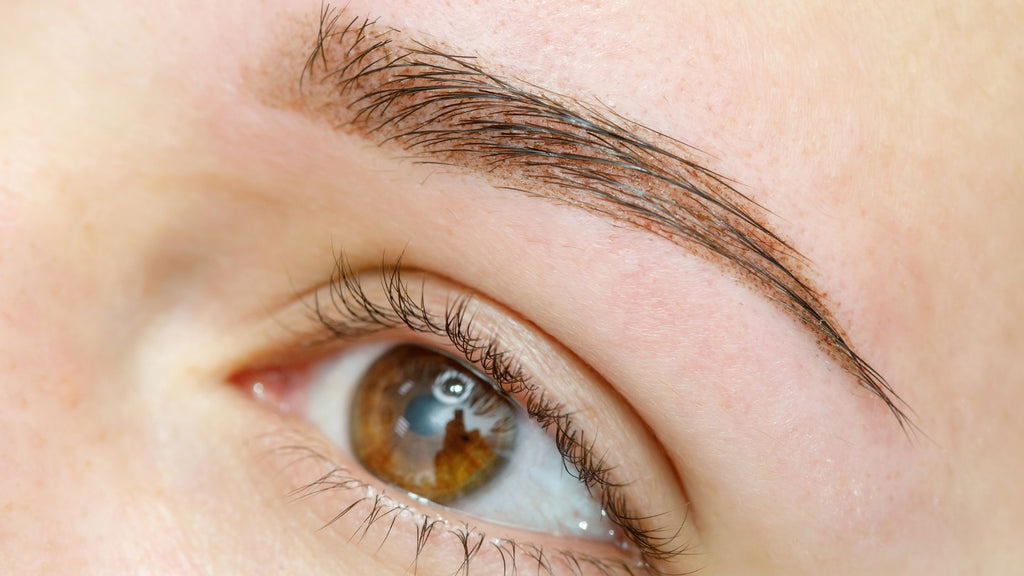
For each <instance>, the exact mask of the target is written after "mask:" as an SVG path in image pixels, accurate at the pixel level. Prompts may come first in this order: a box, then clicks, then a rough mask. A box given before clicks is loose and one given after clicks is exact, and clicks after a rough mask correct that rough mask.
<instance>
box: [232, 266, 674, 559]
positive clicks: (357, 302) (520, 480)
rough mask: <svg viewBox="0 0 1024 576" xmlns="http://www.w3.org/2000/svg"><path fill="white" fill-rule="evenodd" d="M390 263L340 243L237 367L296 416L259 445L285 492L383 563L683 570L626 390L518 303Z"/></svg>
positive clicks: (670, 502) (656, 462)
mask: <svg viewBox="0 0 1024 576" xmlns="http://www.w3.org/2000/svg"><path fill="white" fill-rule="evenodd" d="M402 270H403V269H402V268H401V266H400V265H395V266H393V267H382V268H380V269H378V270H377V274H376V275H374V274H369V273H364V274H356V273H354V272H353V271H352V270H351V269H349V268H348V266H347V263H346V262H345V261H344V260H342V259H339V261H338V265H337V268H336V270H335V276H334V277H333V278H332V280H331V283H330V285H329V286H328V287H326V288H325V289H323V290H318V291H316V292H314V293H313V295H312V296H311V297H310V299H308V300H305V301H300V302H298V303H297V304H296V306H295V308H294V309H291V308H290V309H289V310H291V314H283V315H282V316H281V317H278V318H276V319H275V324H276V325H277V328H280V327H281V325H282V324H284V325H285V326H286V328H288V329H289V332H291V334H293V336H292V338H290V339H288V340H289V341H290V342H291V343H290V344H285V343H282V344H280V346H281V348H282V352H277V353H272V352H268V353H266V356H267V357H269V358H274V357H277V359H275V360H273V361H265V362H264V363H262V367H252V368H246V369H244V370H242V371H240V372H239V373H237V374H236V375H235V376H234V377H232V381H234V382H235V383H236V384H238V385H241V386H243V387H245V388H249V389H250V390H251V391H252V393H253V394H254V395H255V396H256V397H258V398H262V399H263V400H264V402H265V403H269V405H271V406H273V405H277V406H278V407H279V409H280V410H281V411H282V412H284V413H286V414H288V415H290V416H291V417H294V416H298V417H300V418H298V419H297V420H298V422H296V424H298V430H296V432H298V433H299V434H300V436H299V437H298V438H297V439H296V438H295V437H293V436H292V435H290V434H285V433H283V432H277V433H276V434H277V435H279V438H280V439H279V440H278V441H276V442H275V444H278V445H277V448H272V450H276V451H278V452H280V454H281V455H282V456H281V458H279V459H277V461H279V462H280V466H281V467H282V468H280V469H279V470H278V473H279V474H280V475H281V476H282V477H284V478H286V479H287V478H291V479H292V480H291V481H290V482H288V484H289V486H288V491H289V494H290V497H289V498H290V499H292V501H303V502H305V501H310V500H317V501H318V503H317V505H316V506H313V508H312V509H311V511H313V512H314V513H315V515H316V516H317V517H318V518H319V519H321V521H322V522H323V524H321V529H323V528H326V527H328V526H337V528H338V529H339V530H341V531H342V534H343V541H348V542H354V543H355V544H354V545H358V544H359V543H361V542H364V541H374V540H375V541H376V542H377V543H376V544H375V548H373V549H372V551H373V554H374V555H375V557H378V558H379V557H380V556H390V557H392V558H393V559H394V562H393V563H392V567H394V568H397V569H399V571H398V572H396V573H401V570H402V569H405V570H406V571H407V572H408V571H409V570H410V569H409V568H403V567H407V566H414V567H415V566H420V568H422V570H421V571H420V572H419V573H422V574H434V573H437V574H442V573H445V574H451V573H466V572H467V570H468V566H469V564H470V563H471V562H472V563H473V564H474V566H478V565H479V566H482V573H501V574H518V573H521V572H522V571H523V570H524V569H525V571H526V572H522V573H544V574H551V575H552V576H561V575H562V574H574V575H577V574H600V575H602V576H609V575H618V574H629V575H634V576H639V575H641V574H653V573H676V572H683V571H686V570H689V569H692V567H687V566H685V565H684V564H683V560H682V558H683V556H684V555H682V551H684V550H685V548H686V546H687V544H688V541H689V538H690V536H691V535H692V534H693V532H692V531H687V530H685V529H684V528H685V527H686V526H687V525H686V516H687V514H688V512H687V503H686V500H685V495H684V494H683V493H682V491H681V490H679V489H678V484H677V479H676V476H675V473H674V471H673V470H672V468H671V467H670V465H669V464H668V462H667V461H666V458H665V456H664V452H663V450H662V449H661V448H660V447H659V445H658V444H657V442H656V441H655V440H654V439H653V438H652V437H651V435H650V433H649V431H648V430H647V429H646V428H645V426H644V425H643V423H642V422H641V421H639V420H638V419H637V417H636V415H635V414H633V413H632V412H631V409H630V408H629V407H628V404H627V403H626V402H623V401H622V398H621V397H619V396H616V395H615V394H614V393H613V392H612V391H611V390H610V389H609V387H608V385H607V383H605V382H603V380H602V379H601V378H600V376H599V375H597V374H595V373H594V372H593V371H591V370H590V369H589V368H588V367H587V366H586V365H585V364H583V363H582V362H580V361H579V360H577V359H576V358H575V357H574V356H573V355H572V354H571V353H570V352H569V351H568V350H566V349H565V348H563V347H561V346H559V345H558V343H557V342H554V341H553V340H551V339H550V338H548V337H546V336H545V335H543V334H542V333H541V332H540V331H539V330H538V329H537V328H536V327H535V326H533V325H531V324H529V323H527V322H524V321H521V320H520V319H519V318H518V317H517V315H516V314H515V313H514V312H512V311H510V310H508V309H506V308H503V307H501V306H499V305H497V304H495V303H493V302H491V301H489V300H488V299H486V298H483V297H481V296H480V295H478V294H475V293H473V292H472V291H470V290H467V289H466V288H463V287H460V286H457V285H454V284H452V283H450V282H448V281H446V280H443V279H440V278H437V277H435V276H432V275H430V274H427V273H424V272H418V271H413V272H403V271H402ZM374 276H376V278H375V279H376V280H377V281H376V282H374V281H372V280H374ZM367 280H370V281H367ZM293 322H297V323H299V325H300V326H302V325H305V326H312V330H308V329H306V330H304V329H301V328H296V327H295V326H294V324H293ZM281 356H283V357H284V359H281V358H280V357H281ZM305 428H310V429H312V428H315V429H316V431H315V432H314V431H312V430H309V431H306V430H305ZM271 436H273V435H271ZM328 441H329V442H328ZM325 443H328V444H329V445H330V447H329V448H326V449H325V446H324V445H325ZM306 446H308V447H309V448H307V447H306ZM282 472H285V473H284V474H281V473H282ZM378 553H379V554H380V556H376V555H377V554H378ZM460 558H461V560H460ZM424 563H429V565H431V566H432V568H430V569H426V568H424V566H425V564H424ZM412 572H416V571H415V570H412ZM474 572H476V570H474Z"/></svg>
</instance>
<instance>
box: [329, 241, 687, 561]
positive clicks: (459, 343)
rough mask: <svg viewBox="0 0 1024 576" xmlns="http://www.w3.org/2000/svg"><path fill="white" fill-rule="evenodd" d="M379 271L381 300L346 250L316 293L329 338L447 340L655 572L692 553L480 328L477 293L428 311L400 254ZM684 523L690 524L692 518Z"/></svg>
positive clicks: (570, 418) (570, 419)
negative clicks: (550, 440)
mask: <svg viewBox="0 0 1024 576" xmlns="http://www.w3.org/2000/svg"><path fill="white" fill-rule="evenodd" d="M378 272H379V273H380V280H381V288H382V290H383V297H384V300H383V301H379V302H378V301H377V300H374V299H373V298H372V297H370V296H369V295H368V294H367V293H366V292H365V291H364V290H363V286H362V284H361V280H360V277H359V276H357V274H356V273H355V272H354V271H353V270H352V268H351V266H350V265H349V264H348V262H347V261H346V260H345V257H344V255H343V254H340V253H339V255H338V256H337V258H336V261H335V269H334V272H333V274H332V281H331V284H330V292H329V298H328V299H322V298H321V297H320V293H317V294H316V295H315V297H314V300H313V303H312V305H311V313H312V315H313V316H314V319H315V320H316V321H317V322H318V323H319V324H320V325H321V326H322V328H323V329H325V330H326V331H327V332H328V338H327V339H333V338H341V339H355V338H361V337H365V336H367V335H371V334H374V333H377V332H381V331H385V330H390V329H394V328H408V329H411V330H412V331H414V332H421V333H427V334H434V335H437V336H441V337H443V338H446V339H448V340H449V341H450V342H451V343H452V345H453V346H454V347H455V349H456V350H458V351H459V353H461V354H462V355H463V356H464V357H465V358H466V360H467V361H469V362H470V363H471V364H473V365H475V366H479V367H480V368H481V369H482V371H483V372H484V373H485V374H486V375H487V376H488V377H490V378H491V379H493V380H494V382H495V383H496V384H497V385H498V387H499V388H501V389H502V390H503V391H505V392H506V393H508V394H509V395H511V396H516V397H519V398H520V401H521V403H522V404H523V405H524V408H525V409H526V411H527V413H529V414H530V416H531V417H532V418H533V419H534V420H535V421H536V422H537V423H538V424H539V425H540V426H541V427H542V428H544V429H545V430H549V431H551V432H552V433H553V435H554V438H555V444H556V446H557V448H558V451H559V453H560V454H561V455H562V457H563V460H564V464H565V469H566V471H567V472H569V474H571V475H573V476H574V477H576V478H577V479H579V480H580V481H581V482H582V483H583V484H584V485H585V486H586V488H587V490H588V491H590V492H591V493H592V494H594V495H595V496H597V497H598V498H599V501H600V503H601V506H602V508H603V509H604V510H605V512H606V513H607V514H608V518H609V519H610V520H611V521H612V522H613V523H614V524H616V525H618V526H619V527H621V528H622V529H623V531H624V534H625V536H626V538H627V539H628V540H630V541H631V542H633V543H634V544H635V545H636V546H637V548H638V550H639V552H640V554H641V555H642V557H643V558H644V560H645V564H647V565H648V569H649V570H650V571H653V572H654V573H661V572H658V570H657V568H656V567H655V566H651V562H652V561H671V560H673V559H674V558H676V557H678V556H681V555H683V554H685V553H687V552H688V548H687V546H686V544H685V543H681V542H678V540H679V535H680V533H681V532H682V530H683V526H682V525H680V526H678V527H676V528H674V529H673V528H668V527H666V526H652V525H651V524H652V522H654V521H656V519H657V518H659V517H661V516H662V515H661V514H653V515H647V516H642V515H637V514H635V513H634V512H633V511H632V509H631V506H630V505H629V504H628V502H627V500H626V496H625V494H624V493H623V490H624V489H625V488H626V487H627V486H628V485H627V484H621V483H618V482H615V481H613V480H612V478H611V475H612V467H611V466H610V465H609V463H608V462H607V461H606V459H605V457H603V456H601V455H599V454H597V453H596V451H595V449H594V448H595V447H594V444H593V442H594V440H593V438H591V437H589V436H587V435H586V434H585V433H584V432H583V431H582V430H581V429H580V428H578V427H577V426H576V424H575V423H574V421H573V415H572V413H571V412H568V411H566V409H565V407H564V406H562V405H561V403H558V402H554V401H552V400H550V399H549V398H548V397H547V396H546V394H545V391H543V390H539V389H538V387H537V386H536V385H535V384H533V383H532V381H531V378H530V377H529V375H527V374H526V372H525V371H524V370H523V369H522V367H521V366H520V365H519V364H518V362H517V361H516V359H515V358H514V357H513V356H512V355H511V354H509V353H508V352H507V350H506V348H505V347H504V346H503V345H502V344H501V343H500V342H499V341H498V340H497V339H496V338H495V337H492V336H490V335H488V336H482V335H481V334H480V333H478V332H477V331H476V330H475V329H474V328H473V326H474V316H473V314H472V312H471V305H472V304H473V303H474V302H475V299H474V297H472V296H469V295H464V294H460V295H459V296H458V297H457V298H455V299H454V300H450V301H448V303H447V304H446V305H445V308H444V310H445V313H444V315H443V316H442V315H437V314H434V313H432V312H430V311H428V308H427V304H426V302H425V298H426V297H425V295H424V294H425V293H424V292H423V291H421V292H420V297H419V298H417V297H416V296H415V295H414V293H413V291H412V290H411V289H410V287H409V285H408V284H407V283H406V281H405V280H403V276H402V274H403V272H405V271H403V268H402V261H401V258H400V257H399V258H398V259H397V260H396V261H395V263H394V264H386V263H384V262H382V264H381V266H380V268H379V269H378ZM314 338H316V340H314V344H321V343H323V340H324V338H323V337H317V336H314ZM682 521H683V522H685V516H684V518H683V520H682Z"/></svg>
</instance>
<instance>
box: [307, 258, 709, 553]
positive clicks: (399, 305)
mask: <svg viewBox="0 0 1024 576" xmlns="http://www.w3.org/2000/svg"><path fill="white" fill-rule="evenodd" d="M381 272H382V270H377V271H375V273H374V274H365V275H356V274H355V273H354V272H353V271H352V270H351V269H348V268H347V264H346V263H345V262H344V261H343V260H339V262H338V269H337V270H336V277H335V280H334V282H333V283H332V286H331V287H330V288H326V289H325V290H322V291H320V292H318V293H316V294H315V295H314V297H313V299H312V302H310V301H307V302H306V303H305V304H306V306H305V307H304V309H303V312H304V316H305V319H306V321H307V322H309V320H310V317H312V318H313V319H314V323H315V324H317V325H320V328H321V329H320V330H319V331H317V330H312V331H310V330H306V331H304V333H303V337H302V340H303V341H304V342H306V343H307V346H305V347H304V348H305V353H306V354H312V355H318V354H316V352H314V351H315V350H317V349H321V350H323V349H328V350H329V349H331V348H332V347H335V346H337V342H336V341H335V339H336V337H338V336H340V337H342V338H343V339H356V338H365V337H367V335H368V334H369V333H373V332H380V331H381V330H383V329H384V328H390V329H391V331H392V332H393V331H394V330H402V329H404V330H406V331H408V326H399V325H398V323H396V322H393V321H392V322H391V324H392V325H391V326H390V327H389V326H388V322H386V321H385V322H381V318H379V317H378V318H375V319H373V318H370V317H372V316H374V315H375V314H376V315H380V314H386V313H387V311H388V310H389V309H391V310H394V309H398V310H405V313H407V314H412V315H413V316H415V315H416V314H417V313H420V312H422V311H425V310H429V311H439V312H431V314H432V315H434V316H433V317H432V318H425V317H423V316H422V314H421V315H420V317H419V320H420V321H422V322H423V323H427V324H429V323H431V322H432V323H433V326H434V328H435V329H436V330H435V331H437V330H443V329H444V324H445V322H446V321H451V320H452V317H451V316H447V317H444V315H442V316H437V314H441V312H442V311H448V310H452V309H456V310H461V313H462V316H461V320H460V321H467V322H469V323H470V324H472V326H473V327H474V336H475V337H477V338H479V339H480V341H481V342H483V341H487V339H489V338H500V340H501V341H502V342H503V343H510V344H511V346H508V347H506V348H504V350H507V349H508V348H514V351H515V354H516V357H517V359H518V362H519V363H520V364H522V365H524V366H527V367H528V372H529V373H530V374H534V375H537V376H538V378H540V379H541V380H543V382H544V383H546V384H548V385H549V386H547V387H546V388H544V389H543V390H542V392H541V393H540V395H538V396H535V397H534V398H533V399H530V398H528V397H526V396H527V392H528V391H527V390H523V389H520V390H518V391H513V392H514V393H513V395H514V396H515V395H518V396H519V400H520V402H522V403H523V404H530V403H531V402H532V403H533V404H534V405H535V406H536V405H537V402H538V401H539V400H545V401H546V400H551V399H555V400H557V401H558V402H559V403H561V404H562V405H565V406H571V407H572V412H571V414H572V418H573V420H574V422H575V424H574V425H573V427H572V430H574V432H572V433H569V434H566V433H564V431H557V432H555V433H556V435H560V438H561V441H562V442H564V443H565V445H567V446H572V445H573V443H574V442H575V443H577V444H578V445H579V446H581V447H583V448H584V451H588V452H589V454H587V458H591V462H592V463H596V464H592V466H596V467H595V468H594V470H593V471H594V472H596V471H597V469H605V473H607V474H608V475H609V478H610V479H609V481H608V482H607V483H608V486H601V485H600V484H599V483H598V482H597V478H596V477H595V476H589V477H588V479H589V480H590V485H591V488H592V489H593V490H595V494H596V495H597V492H596V491H604V492H603V493H602V494H609V495H610V496H606V497H607V498H609V499H608V500H607V502H608V503H609V504H610V505H612V506H615V507H617V509H618V511H619V514H620V516H621V517H622V518H621V519H622V520H623V521H625V522H627V524H628V525H629V526H630V529H631V530H632V531H633V535H634V537H635V536H636V535H640V536H641V538H640V541H641V542H642V547H643V552H644V555H645V557H646V558H647V559H648V560H651V561H656V562H659V563H671V562H673V561H674V559H675V558H676V556H678V554H679V553H680V552H681V551H682V544H681V543H682V542H689V541H690V540H691V538H684V537H683V536H684V534H686V535H689V534H690V533H691V532H692V531H691V530H690V529H689V527H687V528H686V529H685V530H684V528H683V526H684V524H685V518H686V502H685V495H684V494H682V491H681V488H680V487H679V484H678V481H677V480H676V477H675V473H674V470H673V469H672V468H671V467H670V466H669V465H668V464H667V462H666V459H665V458H664V455H663V451H662V450H661V449H660V447H659V446H658V445H657V444H656V442H654V441H653V439H652V438H651V437H650V435H649V433H648V432H647V431H646V428H645V427H644V426H643V425H642V424H641V423H639V422H637V417H636V416H635V415H634V414H633V413H632V412H631V411H629V409H628V408H627V407H626V403H625V402H622V401H621V398H619V397H617V396H616V395H614V394H613V393H612V392H611V391H610V387H609V386H608V385H607V384H605V383H603V381H602V380H601V379H600V377H599V376H598V375H596V374H595V373H593V371H592V370H590V369H589V368H588V367H586V366H585V365H584V364H583V363H582V362H581V361H579V360H578V359H577V358H576V357H575V355H573V354H571V353H569V352H568V351H567V350H564V349H563V348H561V346H559V345H558V344H557V343H555V342H553V341H551V340H550V338H548V337H547V336H546V335H544V334H543V333H541V332H540V330H539V329H537V328H536V327H535V326H532V325H531V324H529V323H528V322H524V321H521V320H519V319H518V318H517V316H516V315H515V314H514V313H512V312H511V311H509V310H506V309H504V308H502V307H500V306H498V305H496V304H493V303H491V302H489V301H487V300H486V299H484V298H482V297H480V296H479V295H473V294H471V293H470V292H469V291H467V290H466V289H464V288H461V287H459V286H457V285H454V284H452V283H451V282H448V281H446V280H442V279H440V278H438V277H435V276H433V275H429V274H426V273H421V272H418V271H415V270H401V268H399V267H397V266H396V267H394V268H388V269H384V270H383V277H382V276H381ZM374 276H376V277H374ZM367 278H369V279H370V281H366V279H367ZM375 280H383V282H380V283H378V282H375ZM389 282H390V288H389ZM346 286H347V288H346ZM399 286H400V287H402V288H401V289H403V290H406V294H405V296H400V297H397V298H396V294H395V290H396V287H399ZM339 287H340V289H341V290H342V291H344V290H348V291H350V293H347V294H346V293H339V292H338V290H339ZM364 288H365V290H366V291H365V292H363V289H364ZM389 290H391V293H390V294H389V293H388V291H389ZM345 298H348V299H349V301H348V302H347V303H346V301H345ZM374 306H381V307H380V308H379V309H375V308H374ZM331 307H333V308H335V309H334V310H332V309H331ZM403 307H404V308H403ZM453 307H454V308H453ZM345 315H348V316H349V317H348V318H344V316H345ZM352 316H356V317H360V316H361V317H362V319H363V320H364V321H366V322H365V323H364V325H362V326H360V325H359V324H360V321H358V320H353V318H352ZM392 320H394V319H392ZM324 327H327V328H328V330H326V332H331V334H330V335H329V336H330V338H328V337H327V336H328V334H325V330H323V328H324ZM414 332H418V333H417V334H416V337H417V338H426V339H428V340H433V341H434V342H433V344H435V345H436V344H437V340H438V338H437V336H438V334H428V333H426V332H428V331H427V330H419V331H415V330H414ZM498 332H500V333H498ZM462 344H463V346H462V348H463V349H462V352H463V353H466V352H469V353H470V354H472V350H469V349H467V348H466V347H465V345H466V344H467V342H463V343H462ZM451 346H452V344H451V343H449V344H448V347H449V348H450V347H451ZM454 346H455V348H460V346H459V343H458V342H456V343H455V344H454ZM300 349H301V348H300ZM477 350H479V349H477ZM469 360H470V361H472V362H474V363H477V364H479V363H480V360H481V358H480V357H476V358H469ZM485 361H486V360H485ZM485 372H486V370H485ZM551 385H553V386H551ZM584 431H586V432H584ZM595 431H597V432H596V433H595ZM595 447H596V448H595ZM595 450H597V451H599V452H597V451H595ZM599 456H600V457H599ZM605 458H607V460H605ZM630 471H633V472H636V474H631V473H630ZM640 471H642V473H639V472H640ZM631 476H635V477H631ZM627 503H629V504H630V505H627ZM632 504H635V506H634V505H632ZM644 538H646V539H644Z"/></svg>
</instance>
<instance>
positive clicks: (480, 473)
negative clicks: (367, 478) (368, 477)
mask: <svg viewBox="0 0 1024 576" xmlns="http://www.w3.org/2000/svg"><path fill="white" fill-rule="evenodd" d="M307 412H308V414H307V417H308V418H309V419H310V421H312V422H313V423H314V424H316V425H317V426H318V427H320V428H321V430H322V431H323V432H324V433H325V434H326V435H327V436H328V437H329V438H330V439H331V440H333V441H334V442H335V443H336V444H337V445H338V446H340V447H342V448H350V449H351V451H352V453H353V456H354V457H355V458H356V459H358V460H359V461H360V462H361V463H362V464H363V466H364V467H365V468H366V469H367V470H368V471H370V472H371V473H373V474H374V475H376V476H378V477H379V478H381V479H382V480H384V481H386V482H388V483H389V484H392V485H394V486H396V487H398V488H400V489H401V490H403V491H405V492H407V493H408V495H409V496H410V497H411V498H414V499H417V500H420V501H427V500H429V501H432V502H435V503H438V504H445V505H447V506H450V507H452V508H455V509H458V510H460V511H462V512H466V513H469V514H472V515H475V516H479V517H481V518H483V519H485V520H487V521H489V522H493V523H503V524H509V525H514V526H518V527H521V528H526V529H531V530H537V531H543V532H546V533H550V534H555V535H558V534H564V535H577V536H586V537H587V538H590V539H595V540H613V539H614V538H615V536H616V531H615V526H614V524H612V523H611V522H610V521H609V520H608V518H607V517H606V515H605V514H604V512H603V511H602V510H601V507H600V505H599V504H598V503H597V502H596V501H595V500H594V499H593V498H592V497H591V496H590V494H589V493H588V492H587V489H586V488H585V487H584V485H583V484H582V483H581V482H580V481H579V480H578V479H576V478H574V477H573V476H571V475H570V474H569V473H568V472H567V471H566V470H565V464H564V461H563V459H562V456H561V454H560V453H559V452H558V450H557V448H556V446H555V443H554V441H553V440H552V439H551V437H550V436H548V435H547V434H546V433H545V432H544V431H543V430H542V429H541V428H540V426H539V425H538V424H536V423H535V422H533V421H532V420H531V419H530V417H529V416H527V415H526V413H525V411H524V410H522V409H521V408H520V407H519V406H518V405H516V404H515V403H514V401H513V400H512V399H510V398H508V397H507V396H505V395H504V394H503V393H502V392H500V391H499V390H498V389H497V388H496V387H495V386H494V385H493V384H492V383H491V382H490V380H489V379H488V378H487V377H485V376H483V375H482V374H480V373H479V372H477V371H476V370H474V369H472V368H471V367H469V366H467V365H465V364H464V363H463V362H461V361H459V360H456V359H455V358H452V357H450V356H448V355H446V354H443V353H442V352H439V351H437V350H433V349H430V348H425V347H422V346H418V345H413V344H399V345H396V344H393V343H384V344H381V343H375V344H366V345H362V346H356V347H353V348H352V349H350V350H347V351H345V352H343V353H342V354H341V355H340V357H338V358H337V359H335V360H333V361H330V362H326V363H324V364H323V365H321V366H320V367H319V368H318V369H317V370H316V371H315V373H314V375H313V381H312V383H311V387H310V390H309V400H308V404H307Z"/></svg>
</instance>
